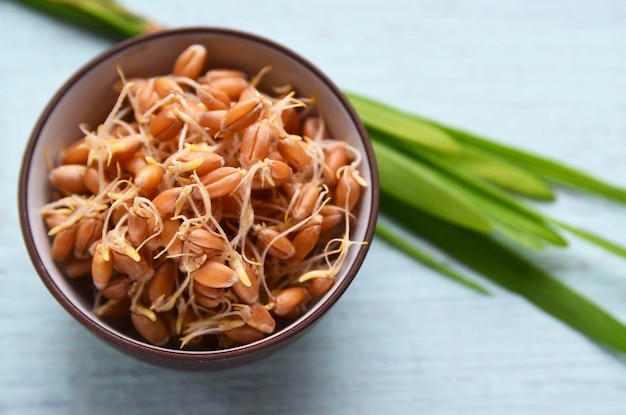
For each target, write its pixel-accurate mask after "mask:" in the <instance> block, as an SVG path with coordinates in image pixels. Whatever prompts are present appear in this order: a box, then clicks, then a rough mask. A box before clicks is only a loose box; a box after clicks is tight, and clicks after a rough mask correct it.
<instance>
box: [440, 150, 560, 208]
mask: <svg viewBox="0 0 626 415" xmlns="http://www.w3.org/2000/svg"><path fill="white" fill-rule="evenodd" d="M440 157H442V158H445V160H446V161H448V162H449V163H451V164H453V165H454V166H455V167H456V168H457V169H459V170H462V171H464V172H466V173H468V174H471V175H474V176H476V177H479V178H481V179H483V180H486V181H488V182H490V183H492V184H495V185H496V186H498V187H500V188H502V189H505V190H508V191H510V192H512V193H516V194H518V195H520V196H525V197H528V198H532V199H536V200H543V201H552V200H554V199H555V195H554V192H553V191H552V189H551V188H550V186H549V185H548V184H547V183H546V182H545V181H543V180H542V179H541V178H540V177H539V176H538V175H536V174H534V173H531V172H530V171H528V170H527V169H524V168H521V167H518V166H517V165H516V164H513V163H510V162H506V161H503V160H502V159H500V158H497V157H494V156H492V155H490V154H489V153H487V152H485V151H482V150H480V149H477V148H473V147H470V146H466V145H463V146H461V151H460V152H458V153H456V154H446V155H441V156H440Z"/></svg>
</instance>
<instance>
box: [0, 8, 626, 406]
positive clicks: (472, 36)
mask: <svg viewBox="0 0 626 415" xmlns="http://www.w3.org/2000/svg"><path fill="white" fill-rule="evenodd" d="M176 3H178V2H170V1H165V0H159V1H150V0H126V1H125V2H124V4H126V5H128V6H129V7H131V8H133V9H135V10H138V11H142V12H143V13H144V14H146V15H148V16H150V17H152V18H153V19H154V20H157V21H159V22H161V23H163V24H165V25H167V26H171V27H178V26H188V25H213V26H222V27H231V28H236V29H242V30H246V31H250V32H254V33H257V34H259V35H263V36H266V37H269V38H272V39H273V40H275V41H278V42H280V43H283V44H284V45H286V46H288V47H290V48H292V49H294V50H296V51H298V52H299V53H300V54H302V55H303V56H305V57H307V58H308V59H309V60H311V61H312V62H313V63H315V64H316V65H317V66H319V67H320V68H321V69H322V70H323V71H325V72H326V73H327V74H328V75H329V76H330V77H331V78H332V79H333V80H335V82H336V83H337V84H338V85H339V86H341V87H342V88H345V89H350V90H353V91H357V92H361V93H363V94H367V95H370V96H372V97H375V98H377V99H380V100H382V101H386V102H389V103H393V104H394V105H397V106H401V107H403V108H404V109H407V110H410V111H415V112H417V113H419V114H422V115H424V116H428V117H430V118H435V119H438V120H440V121H443V122H446V123H449V124H452V125H457V126H461V127H464V128H466V129H469V130H473V131H476V132H479V133H482V134H485V135H488V136H490V137H494V138H497V139H498V140H500V141H502V142H506V143H509V144H513V145H517V146H521V147H524V148H527V149H530V150H532V151H535V152H539V153H542V154H545V155H548V156H551V157H554V158H558V159H560V160H564V161H567V162H569V163H572V164H574V165H577V166H580V167H581V168H584V169H586V170H588V171H591V172H593V173H595V174H597V175H599V176H601V177H603V178H605V179H607V180H610V181H612V182H614V183H617V184H621V185H626V162H624V159H625V158H626V145H625V144H624V143H625V139H626V3H624V2H622V1H619V0H596V1H584V0H570V1H566V0H547V1H543V2H528V1H522V0H512V1H505V2H500V1H495V0H478V1H469V0H468V1H463V0H440V1H436V2H435V1H426V0H417V1H409V0H405V1H402V0H388V1H372V0H363V1H354V0H350V1H336V0H332V1H331V0H320V1H316V2H289V3H288V4H287V2H280V3H279V2H267V1H266V2H262V1H239V2H214V1H202V0H187V1H185V2H183V3H179V4H176ZM0 27H1V28H2V36H0V51H1V52H2V57H1V58H0V80H2V88H1V89H0V108H1V109H2V111H0V125H1V126H2V130H1V131H2V134H3V137H2V152H3V154H4V155H5V160H4V162H3V163H2V164H1V165H0V198H2V200H3V201H4V203H2V204H0V212H1V215H0V248H1V249H0V296H1V298H2V301H0V332H1V333H2V335H1V336H0V350H1V354H0V414H7V415H8V414H68V413H74V414H86V413H90V414H110V413H120V414H144V413H146V414H148V413H150V414H158V413H167V414H196V413H212V414H234V413H255V414H289V413H301V414H321V413H329V414H382V413H385V414H396V413H397V414H401V413H402V414H404V413H409V411H411V412H413V411H415V412H414V413H425V414H481V415H482V414H504V413H506V414H556V413H563V414H597V415H600V414H601V415H615V414H626V359H624V358H620V357H617V356H614V355H612V354H611V353H609V352H607V351H606V350H603V349H602V348H600V347H598V346H597V345H595V344H594V343H592V342H590V341H589V340H587V339H586V338H584V337H582V336H580V335H579V334H577V333H576V332H574V331H572V330H570V329H569V328H567V327H565V326H564V325H563V324H561V323H560V322H558V321H555V320H554V319H552V318H550V317H548V316H546V315H545V314H543V313H541V312H540V311H538V310H537V309H535V308H534V307H532V306H531V305H529V304H528V303H527V302H525V301H524V300H523V299H520V298H519V297H516V296H514V295H511V294H509V293H507V292H504V291H502V290H500V289H498V288H497V287H492V286H490V288H492V289H493V291H494V292H495V295H494V296H493V297H492V298H485V297H482V296H479V295H477V294H474V293H473V292H470V291H468V290H466V289H464V288H462V287H460V286H458V285H455V284H454V283H452V282H449V281H447V280H445V279H443V278H441V277H440V276H439V275H437V274H435V273H434V272H432V271H430V270H428V269H425V268H424V267H422V266H420V265H418V264H415V263H414V262H412V261H411V260H410V259H408V258H406V257H405V256H403V255H401V254H400V253H398V252H396V251H395V250H393V249H391V248H389V247H388V246H386V245H385V243H384V242H382V241H380V240H376V241H375V242H374V244H373V246H372V249H371V250H370V255H369V256H368V258H367V260H366V263H365V265H364V267H363V269H362V271H361V272H360V274H359V276H358V278H357V279H356V281H355V282H354V284H353V285H352V286H351V287H350V289H349V290H348V292H347V293H346V294H345V296H344V297H343V298H342V299H341V301H340V302H339V303H338V304H337V306H336V307H335V308H334V309H333V310H332V312H331V313H330V314H329V315H328V316H327V317H326V318H325V319H324V320H323V321H322V322H321V323H320V324H319V325H318V326H317V327H315V329H314V330H313V331H312V332H311V333H309V334H308V335H307V336H306V337H304V338H303V339H301V340H300V341H299V342H297V343H296V344H294V345H293V346H291V347H290V348H288V349H287V350H285V351H284V352H281V353H279V354H277V355H275V356H272V357H270V358H268V359H267V360H264V361H262V362H259V363H256V364H252V365H249V366H245V367H242V368H238V369H235V370H231V371H226V372H218V373H186V372H182V373H181V372H175V371H170V370H163V369H160V368H155V367H151V366H148V365H146V364H143V363H140V362H137V361H134V360H131V359H129V358H127V357H126V356H123V355H121V354H119V353H118V352H117V351H115V350H112V349H111V348H109V347H108V346H106V345H104V344H103V343H101V342H100V341H99V340H98V339H96V338H95V337H93V336H92V335H91V334H89V333H87V332H86V331H85V330H84V329H83V328H82V327H80V326H79V325H78V324H77V323H75V322H74V321H73V320H72V319H71V317H69V316H68V315H67V314H66V313H65V312H64V311H63V310H62V309H61V308H60V307H59V306H58V305H57V304H56V303H55V302H54V300H53V299H52V297H51V296H50V295H49V294H48V292H47V291H46V290H45V288H44V286H43V284H41V282H40V281H39V280H38V277H37V276H36V273H35V271H34V270H33V268H32V266H31V263H30V261H29V259H28V256H27V254H26V251H25V248H24V247H23V244H22V240H21V237H20V229H19V224H18V220H17V217H18V214H17V208H16V203H15V197H16V191H17V189H16V183H17V177H18V172H19V164H20V158H21V154H22V151H23V149H24V146H25V143H26V140H27V138H28V135H29V133H30V130H31V128H32V126H33V125H34V123H35V121H36V119H37V117H38V116H39V113H40V112H41V110H42V109H43V107H44V106H45V104H46V103H47V101H48V100H49V99H50V97H51V96H52V94H53V93H54V92H55V91H56V90H57V88H59V87H60V86H61V84H62V83H63V82H64V81H65V80H66V79H67V78H68V77H69V76H70V75H71V74H72V73H73V72H74V71H75V70H76V69H77V68H78V67H79V66H80V65H82V64H83V63H85V62H86V61H87V60H89V59H91V58H92V57H94V56H95V55H96V54H98V53H99V52H100V51H102V50H103V49H104V48H106V47H107V46H109V45H110V42H109V41H108V40H106V39H103V38H100V37H98V36H96V35H92V34H89V33H85V32H83V31H81V30H79V29H76V28H73V27H70V26H67V25H64V24H61V23H60V22H57V21H54V20H52V19H49V18H48V17H45V16H42V15H40V14H38V13H35V12H33V11H31V10H30V9H26V8H24V7H21V6H19V5H17V4H15V3H13V2H7V1H3V2H0ZM559 199H560V201H559V203H557V204H555V205H551V206H540V208H541V209H544V210H545V211H546V212H549V213H550V214H553V215H556V216H558V217H560V218H562V219H564V220H567V221H569V222H571V223H574V224H578V225H581V226H584V227H586V228H588V229H590V230H593V231H595V232H598V233H600V234H603V235H605V236H607V237H610V238H612V239H613V240H615V241H617V242H619V243H622V244H626V232H625V231H624V230H625V229H626V219H625V215H624V212H625V210H624V207H623V206H622V207H619V206H616V205H615V204H612V203H609V202H605V201H601V200H597V199H595V198H591V197H581V196H576V195H573V194H571V193H569V192H562V193H560V194H559ZM534 258H535V259H536V260H537V261H538V263H540V264H541V265H542V267H544V268H545V269H547V270H549V271H551V272H553V273H554V274H555V275H557V276H558V277H559V278H560V279H562V280H563V281H565V282H567V283H568V284H571V285H572V286H573V287H575V288H576V289H577V290H579V291H580V292H583V293H585V294H586V295H588V296H589V297H591V298H592V299H594V300H595V301H597V302H599V303H601V304H602V305H603V306H604V307H605V308H607V309H608V310H610V311H612V312H613V313H615V314H616V315H617V316H619V317H620V318H621V319H622V321H626V278H625V277H626V271H625V270H626V267H625V263H624V262H623V261H622V260H619V259H617V258H613V257H611V256H609V255H607V254H605V253H604V252H602V251H600V250H598V249H596V248H593V247H590V246H589V245H587V244H585V243H582V242H580V241H576V240H573V242H572V246H571V247H570V248H568V249H567V250H560V251H558V250H549V251H547V252H543V253H541V254H537V255H535V256H534ZM486 284H487V285H489V284H488V283H486Z"/></svg>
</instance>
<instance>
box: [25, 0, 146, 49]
mask: <svg viewBox="0 0 626 415" xmlns="http://www.w3.org/2000/svg"><path fill="white" fill-rule="evenodd" d="M16 1H17V2H18V3H22V4H24V5H26V6H29V7H32V8H33V9H36V10H38V11H41V12H45V13H48V14H50V15H52V16H55V17H57V18H60V19H63V20H65V21H68V22H71V23H74V24H76V25H78V26H82V27H84V28H87V29H90V30H93V31H96V32H100V33H102V34H105V35H107V36H110V37H112V38H113V39H115V40H122V39H126V38H129V37H132V36H136V35H140V34H143V33H146V31H147V30H148V29H149V27H150V26H151V25H152V23H151V22H150V21H148V20H146V19H144V18H143V17H141V16H139V15H136V14H134V13H132V12H130V11H129V10H128V9H126V8H124V7H123V6H121V5H120V4H118V3H116V2H114V1H111V0H16Z"/></svg>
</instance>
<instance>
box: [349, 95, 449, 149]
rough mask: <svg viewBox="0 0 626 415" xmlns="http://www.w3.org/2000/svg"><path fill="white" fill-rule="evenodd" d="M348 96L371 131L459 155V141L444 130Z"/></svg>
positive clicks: (387, 107) (375, 103)
mask: <svg viewBox="0 0 626 415" xmlns="http://www.w3.org/2000/svg"><path fill="white" fill-rule="evenodd" d="M345 95H346V96H347V97H348V99H349V100H350V102H351V103H352V106H353V107H354V108H355V109H356V111H357V113H358V114H359V117H360V118H361V120H363V123H364V124H366V125H367V126H368V127H369V128H373V129H375V130H378V131H381V132H384V133H386V134H389V135H391V136H393V137H395V138H397V139H399V140H404V141H407V142H409V143H413V144H416V145H419V146H422V147H424V148H428V149H430V150H434V151H437V152H442V153H455V152H457V151H459V146H458V144H457V143H456V141H455V140H454V139H452V138H451V137H450V136H449V135H448V134H447V133H446V132H444V131H442V130H441V129H440V128H436V127H433V126H431V125H429V124H428V123H425V122H421V121H419V120H416V119H414V118H413V117H412V116H411V115H410V114H408V113H404V112H401V111H398V110H396V109H394V108H391V107H389V106H386V105H383V104H381V103H378V102H375V101H373V100H369V99H367V98H364V97H361V96H359V95H356V94H353V93H347V92H345Z"/></svg>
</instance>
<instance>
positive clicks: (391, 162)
mask: <svg viewBox="0 0 626 415" xmlns="http://www.w3.org/2000/svg"><path fill="white" fill-rule="evenodd" d="M372 144H373V146H374V151H375V153H376V160H377V163H378V173H379V176H380V187H381V191H382V192H383V193H386V194H389V195H393V196H395V197H396V198H398V199H400V200H403V201H404V202H406V203H408V204H410V205H411V206H413V207H415V208H418V209H422V210H425V211H427V212H430V213H432V214H433V215H436V216H439V217H441V218H443V219H445V220H447V221H450V222H453V223H457V224H459V225H461V226H465V227H468V228H471V229H474V230H477V231H480V232H490V231H491V230H492V229H493V227H492V225H491V224H490V223H489V221H488V220H487V219H486V218H485V217H484V216H483V215H482V214H481V213H480V211H478V210H477V209H476V208H475V207H474V206H473V205H472V204H471V203H469V202H468V201H467V200H465V199H464V198H463V197H461V196H459V195H458V194H455V193H454V192H452V191H451V190H452V189H450V186H449V185H448V183H446V182H445V181H444V180H442V179H441V178H440V176H439V175H437V174H433V172H432V170H431V169H427V168H425V167H424V166H422V165H421V164H420V163H417V162H415V161H414V160H412V159H410V158H409V157H407V156H405V155H404V154H402V153H400V152H398V151H397V150H395V149H393V148H392V147H389V146H387V145H385V144H383V143H381V142H378V141H373V142H372Z"/></svg>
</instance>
